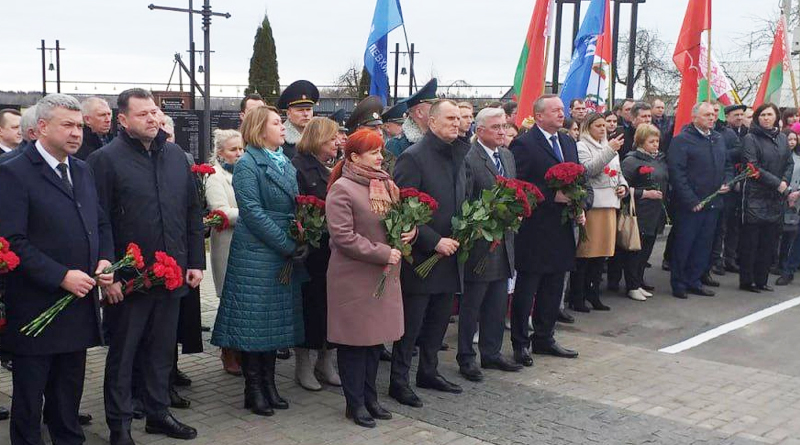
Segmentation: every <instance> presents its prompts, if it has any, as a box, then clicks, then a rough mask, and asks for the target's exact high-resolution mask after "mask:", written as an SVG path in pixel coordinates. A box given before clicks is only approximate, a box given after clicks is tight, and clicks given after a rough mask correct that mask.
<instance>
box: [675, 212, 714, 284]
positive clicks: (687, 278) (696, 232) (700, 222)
mask: <svg viewBox="0 0 800 445" xmlns="http://www.w3.org/2000/svg"><path fill="white" fill-rule="evenodd" d="M676 216H677V218H678V224H677V225H675V226H674V227H673V228H672V230H673V231H674V232H675V240H674V242H673V246H672V256H671V259H670V263H671V270H670V272H671V275H670V284H671V285H672V291H673V292H685V291H686V290H687V289H689V288H699V287H701V286H702V284H701V283H700V278H701V277H702V276H703V274H705V273H706V271H707V270H708V263H709V260H710V259H711V246H712V244H713V243H714V232H715V231H716V229H717V219H718V218H719V216H720V210H719V209H705V210H701V211H699V212H692V211H686V210H679V211H678V212H676Z"/></svg>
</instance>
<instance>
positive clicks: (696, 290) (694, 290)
mask: <svg viewBox="0 0 800 445" xmlns="http://www.w3.org/2000/svg"><path fill="white" fill-rule="evenodd" d="M686 292H688V293H690V294H692V295H700V296H701V297H713V296H714V295H717V294H716V292H714V291H713V290H711V289H706V288H704V287H690V288H689V289H686Z"/></svg>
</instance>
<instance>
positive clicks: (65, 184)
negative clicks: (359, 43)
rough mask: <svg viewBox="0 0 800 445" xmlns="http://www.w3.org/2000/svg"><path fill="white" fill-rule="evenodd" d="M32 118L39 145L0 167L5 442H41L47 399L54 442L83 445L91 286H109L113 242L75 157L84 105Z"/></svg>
mask: <svg viewBox="0 0 800 445" xmlns="http://www.w3.org/2000/svg"><path fill="white" fill-rule="evenodd" d="M36 117H37V125H38V132H39V140H38V141H37V142H36V143H35V144H34V145H28V146H27V147H26V148H25V149H24V152H23V153H22V154H20V155H19V156H16V157H15V158H13V159H11V160H9V161H7V162H5V163H3V164H0V208H2V209H5V212H4V213H3V215H2V217H0V236H3V237H5V238H7V239H8V240H9V242H10V244H11V249H12V250H13V251H14V252H16V253H17V255H18V256H19V257H20V267H19V269H17V270H16V271H14V272H12V273H11V274H9V275H8V280H7V282H6V294H5V301H6V309H7V316H8V326H7V330H6V333H5V336H4V341H5V347H6V348H8V349H9V350H10V351H11V352H12V354H13V363H14V369H15V372H14V374H13V377H14V380H13V383H14V397H13V400H12V416H11V433H10V436H11V443H12V444H13V445H18V444H19V445H22V444H26V445H27V444H31V445H33V444H40V443H42V436H41V426H40V424H41V419H42V399H43V398H44V399H46V400H47V405H46V407H45V408H44V419H45V421H46V422H47V426H48V429H49V431H50V437H51V439H52V441H53V443H57V444H82V443H83V442H84V440H85V437H84V435H83V430H82V429H81V427H80V425H79V422H78V407H79V405H80V400H81V394H82V392H83V381H84V375H85V370H86V350H87V349H88V348H91V347H94V346H97V345H100V344H101V343H102V340H101V339H102V337H101V333H100V301H99V299H98V295H97V292H96V291H95V290H94V287H95V285H97V284H100V285H108V284H111V282H112V281H113V275H111V274H100V272H101V271H102V270H103V269H105V268H106V267H108V266H109V265H111V261H112V260H113V258H114V251H113V240H112V236H111V226H110V224H109V223H108V220H107V219H106V215H105V212H104V211H103V210H102V208H101V207H100V203H99V199H98V196H97V192H96V190H95V181H94V177H93V175H92V172H91V170H90V169H89V167H88V166H87V165H86V164H85V163H83V162H82V161H80V160H79V159H77V158H75V157H74V154H75V153H76V152H77V151H78V148H79V147H80V145H81V138H82V132H81V126H82V119H81V113H80V104H79V103H78V101H77V100H75V98H73V97H71V96H67V95H62V94H51V95H48V96H46V97H44V98H43V99H41V100H40V101H39V103H38V105H37V111H36ZM91 275H98V276H97V278H96V279H94V278H92V276H91ZM68 293H72V294H73V295H75V296H76V297H78V298H77V299H76V300H75V301H73V302H71V303H70V304H69V305H68V306H66V308H65V309H64V310H63V311H62V312H61V313H60V314H59V315H58V316H57V317H56V318H54V319H53V321H52V323H51V324H50V325H49V326H47V327H46V328H45V329H44V330H43V331H42V333H41V334H40V335H38V336H27V335H24V334H22V333H20V328H22V327H23V326H24V325H26V324H27V323H28V322H30V321H31V320H33V319H34V318H36V317H37V316H38V315H39V314H41V313H42V312H44V311H45V310H47V309H48V308H49V307H50V306H52V305H53V304H55V303H56V301H58V300H59V299H61V298H62V297H64V296H65V295H66V294H68Z"/></svg>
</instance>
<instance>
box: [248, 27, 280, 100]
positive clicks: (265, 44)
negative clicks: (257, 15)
mask: <svg viewBox="0 0 800 445" xmlns="http://www.w3.org/2000/svg"><path fill="white" fill-rule="evenodd" d="M248 82H249V84H250V85H249V86H248V87H247V88H246V89H245V90H244V93H245V94H250V93H255V92H258V93H259V94H261V96H263V97H264V99H265V100H266V101H267V103H273V104H274V103H275V102H277V101H278V96H280V94H281V85H280V81H279V78H278V56H277V52H276V51H275V39H274V38H273V37H272V26H270V24H269V18H268V17H267V14H266V13H265V14H264V21H263V22H261V26H259V27H258V30H256V38H255V40H254V42H253V57H251V58H250V78H249V81H248Z"/></svg>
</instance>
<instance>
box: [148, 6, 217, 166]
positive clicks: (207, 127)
mask: <svg viewBox="0 0 800 445" xmlns="http://www.w3.org/2000/svg"><path fill="white" fill-rule="evenodd" d="M191 6H192V2H191V0H190V1H189V9H184V8H173V7H171V6H156V5H153V4H150V5H148V6H147V8H148V9H150V10H151V11H152V10H154V9H160V10H163V11H174V12H186V13H189V20H190V21H189V23H190V24H192V23H193V22H192V21H191V20H192V19H191V17H192V15H194V14H200V15H201V16H202V17H203V45H204V48H203V65H204V66H203V68H204V70H203V71H204V73H205V74H204V76H205V82H204V88H203V93H204V94H203V138H202V142H201V144H200V150H199V154H198V156H199V157H200V159H207V158H208V147H209V144H210V143H211V17H212V16H219V17H225V18H226V19H229V18H231V15H230V14H229V13H227V12H226V13H221V12H213V11H212V10H211V4H210V2H209V0H203V9H202V10H200V11H198V10H196V9H192V7H191ZM189 40H190V42H189V46H190V51H191V54H190V57H189V64H190V65H192V63H193V61H192V60H193V59H194V42H193V31H192V29H191V27H190V28H189ZM191 70H192V77H194V67H193V66H192V67H191ZM191 80H194V78H192V79H191ZM194 84H195V82H192V85H194ZM192 97H194V96H192Z"/></svg>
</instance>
